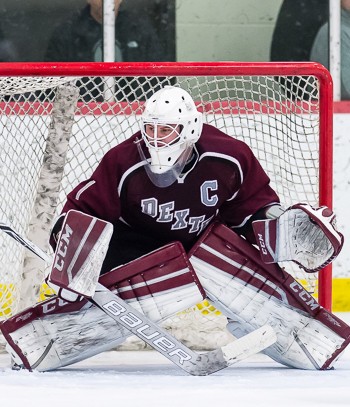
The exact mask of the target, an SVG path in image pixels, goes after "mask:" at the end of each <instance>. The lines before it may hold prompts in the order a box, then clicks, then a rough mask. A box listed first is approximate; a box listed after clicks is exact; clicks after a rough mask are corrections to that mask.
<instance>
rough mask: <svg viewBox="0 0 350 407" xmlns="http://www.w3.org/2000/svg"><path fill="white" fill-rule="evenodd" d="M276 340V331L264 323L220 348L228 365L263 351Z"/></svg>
mask: <svg viewBox="0 0 350 407" xmlns="http://www.w3.org/2000/svg"><path fill="white" fill-rule="evenodd" d="M276 341H277V336H276V332H275V331H274V330H273V328H272V327H271V326H270V325H264V326H262V327H261V328H258V329H256V330H255V331H253V332H250V333H249V334H247V335H245V336H243V337H242V338H240V339H237V340H235V341H233V342H231V343H229V344H228V345H226V346H224V347H222V348H221V349H222V353H223V356H224V358H225V360H226V361H227V363H228V366H230V365H233V364H235V363H237V362H240V361H241V360H244V359H247V358H249V357H250V356H253V355H255V354H256V353H259V352H261V351H263V350H264V349H266V348H268V347H269V346H271V345H273V344H274V343H275V342H276Z"/></svg>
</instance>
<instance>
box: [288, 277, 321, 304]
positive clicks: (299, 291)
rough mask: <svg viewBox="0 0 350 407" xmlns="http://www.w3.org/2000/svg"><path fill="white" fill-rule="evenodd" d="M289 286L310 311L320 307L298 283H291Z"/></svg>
mask: <svg viewBox="0 0 350 407" xmlns="http://www.w3.org/2000/svg"><path fill="white" fill-rule="evenodd" d="M289 286H290V288H291V289H292V290H293V291H294V292H295V293H297V294H298V295H299V297H300V299H301V300H302V301H304V303H305V304H306V305H308V306H309V307H310V308H311V310H312V311H314V310H315V309H317V308H319V307H320V306H319V305H318V303H317V301H316V300H315V299H314V298H313V297H312V296H311V295H310V294H309V293H308V292H307V291H305V290H304V288H303V287H302V286H301V285H300V284H299V283H297V282H296V281H293V282H292V283H291V284H290V285H289Z"/></svg>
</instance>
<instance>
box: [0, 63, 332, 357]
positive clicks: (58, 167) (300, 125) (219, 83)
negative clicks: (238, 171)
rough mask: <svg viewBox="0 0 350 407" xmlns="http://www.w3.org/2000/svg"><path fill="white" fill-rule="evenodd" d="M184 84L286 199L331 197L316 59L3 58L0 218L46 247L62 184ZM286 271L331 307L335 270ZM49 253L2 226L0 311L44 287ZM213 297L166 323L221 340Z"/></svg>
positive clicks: (327, 110)
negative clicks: (156, 97) (153, 102)
mask: <svg viewBox="0 0 350 407" xmlns="http://www.w3.org/2000/svg"><path fill="white" fill-rule="evenodd" d="M167 84H172V85H175V86H179V87H182V88H184V89H186V90H187V91H189V92H190V93H191V95H192V97H193V98H194V100H195V102H196V104H197V106H198V108H199V109H200V110H201V111H202V112H203V113H204V116H205V122H207V123H210V124H213V125H214V126H216V127H218V128H219V129H221V130H223V131H224V132H226V133H227V134H229V135H231V136H234V137H237V138H238V139H242V140H244V141H245V142H246V143H247V144H249V145H250V146H251V148H252V149H253V151H254V152H255V154H256V156H257V157H258V159H259V160H260V162H261V164H262V166H263V167H264V168H265V170H266V171H267V173H268V174H269V176H270V178H271V183H272V186H273V188H274V189H275V190H276V191H277V193H278V195H279V196H280V198H281V202H282V204H283V205H284V206H286V207H288V206H289V205H291V204H293V203H296V202H308V203H310V204H311V205H318V204H326V205H328V206H331V204H332V108H331V106H332V89H331V80H330V77H329V74H328V71H326V70H325V69H324V68H323V67H322V66H321V65H318V64H315V63H280V64H276V63H273V64H272V63H255V64H254V63H246V64H245V63H167V64H157V63H152V64H145V63H142V64H141V63H140V64H137V63H135V64H85V65H84V64H55V65H50V64H21V65H20V64H2V65H0V111H1V113H0V119H1V123H0V126H1V133H0V140H1V150H0V151H1V152H0V154H1V160H0V180H1V182H0V188H1V194H0V196H1V199H0V220H1V221H3V222H5V223H9V224H11V225H12V226H13V227H14V228H15V229H16V230H17V231H18V232H19V233H21V234H23V235H25V236H27V237H28V238H29V239H30V240H32V241H33V242H34V243H36V244H37V245H39V246H40V247H41V248H43V249H44V250H50V249H49V247H48V244H47V240H48V236H49V231H50V228H51V225H52V222H53V220H54V218H55V216H56V215H57V214H58V213H59V211H60V209H61V208H62V205H63V202H64V199H65V196H66V194H67V193H68V192H69V191H70V190H71V189H72V188H73V187H74V186H75V185H77V183H78V182H80V181H82V180H83V179H86V178H87V177H89V176H90V175H91V173H92V171H93V170H94V168H95V167H96V165H97V163H98V162H99V161H100V159H101V158H102V156H103V154H104V153H105V152H107V151H108V150H109V149H110V148H111V147H113V146H115V145H116V144H118V143H120V142H122V141H123V140H125V139H126V138H128V137H130V136H131V135H132V134H133V133H135V132H136V131H137V130H138V126H139V124H138V118H139V115H140V113H141V111H142V106H143V103H144V101H145V99H146V98H147V97H149V96H150V95H151V94H152V93H153V92H154V91H156V90H158V89H160V88H161V87H162V86H164V85H167ZM285 267H286V268H287V270H288V271H289V272H290V273H292V274H293V275H295V276H296V277H297V278H298V280H300V281H302V283H303V284H304V285H305V286H306V288H307V289H308V290H309V291H310V292H311V293H312V294H313V295H315V296H318V298H319V301H320V302H321V303H322V305H324V306H325V307H327V308H329V307H330V292H331V274H330V273H331V270H330V267H328V269H327V270H323V271H322V274H320V275H317V274H305V273H303V272H302V271H301V270H300V269H299V268H297V267H293V268H291V267H290V265H289V264H286V265H285ZM45 272H46V270H45V267H44V264H43V263H42V262H41V261H40V260H38V259H36V258H35V257H34V256H32V255H30V254H29V253H28V252H27V251H25V250H24V249H23V248H22V247H21V246H20V245H18V244H17V243H16V242H15V241H14V240H13V239H11V238H10V237H8V236H7V235H5V234H3V233H2V234H0V319H5V318H8V317H10V316H12V315H13V314H15V313H17V312H18V311H20V310H22V309H24V308H25V307H27V306H29V305H31V304H33V303H34V302H35V301H40V300H42V299H44V298H45V290H47V288H46V287H45V285H43V284H42V283H43V279H44V275H45ZM225 324H226V320H225V318H224V317H223V315H221V314H220V312H218V311H217V310H216V309H215V308H214V307H213V306H212V305H211V304H210V303H209V302H208V301H205V302H203V303H201V304H198V306H196V307H194V308H193V309H191V310H187V311H185V312H183V313H181V314H179V315H177V316H175V317H174V318H173V319H172V320H171V321H168V322H167V326H168V327H169V329H171V330H172V331H173V333H174V334H175V335H176V336H178V337H179V338H180V339H182V340H185V341H186V342H187V343H188V344H190V345H191V346H192V347H195V348H197V349H209V348H211V347H213V346H215V347H216V346H217V345H218V344H220V345H221V344H222V343H223V342H225V341H226V334H225V333H224V327H225Z"/></svg>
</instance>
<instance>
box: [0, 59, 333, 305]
mask: <svg viewBox="0 0 350 407" xmlns="http://www.w3.org/2000/svg"><path fill="white" fill-rule="evenodd" d="M284 74H285V75H290V76H292V75H300V76H302V75H305V76H306V75H312V76H314V77H316V78H317V79H318V81H319V86H320V89H319V95H320V100H319V103H320V106H322V109H320V113H319V119H320V122H319V150H320V151H319V171H318V172H319V174H318V176H319V205H326V206H328V207H330V208H332V206H333V202H332V201H333V190H332V188H333V82H332V77H331V75H330V73H329V71H328V70H327V69H326V68H325V67H324V66H323V65H321V64H319V63H316V62H135V63H128V62H120V63H112V62H110V63H96V62H90V63H75V62H74V63H34V62H28V63H26V62H24V63H22V62H21V63H6V62H5V63H0V76H12V77H14V76H37V77H39V76H51V77H54V76H106V77H108V76H113V77H122V76H168V75H169V76H191V75H195V76H210V75H215V76H221V75H222V76H226V75H242V76H254V75H255V76H257V75H272V76H273V75H276V76H277V75H284ZM318 284H319V285H318V301H319V303H320V304H321V305H322V306H323V307H324V308H326V309H328V310H331V308H332V266H331V265H329V266H327V267H326V268H325V269H323V270H322V271H321V272H320V273H319V282H318Z"/></svg>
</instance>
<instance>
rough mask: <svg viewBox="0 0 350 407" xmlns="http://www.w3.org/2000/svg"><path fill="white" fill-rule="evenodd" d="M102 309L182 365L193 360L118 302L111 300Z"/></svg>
mask: <svg viewBox="0 0 350 407" xmlns="http://www.w3.org/2000/svg"><path fill="white" fill-rule="evenodd" d="M102 307H103V308H104V309H105V310H106V311H107V312H108V313H110V314H112V315H114V316H117V317H119V318H118V320H119V321H121V323H122V324H123V325H124V326H126V327H128V328H131V329H134V330H136V332H138V334H139V335H141V336H142V337H143V338H144V339H145V340H146V342H147V341H148V342H152V343H153V345H155V346H156V347H157V348H159V349H160V350H161V351H162V352H166V353H168V355H169V356H177V357H178V358H179V363H180V364H181V365H182V364H183V362H185V361H187V360H191V359H192V357H191V355H189V354H188V353H186V352H185V351H184V350H182V349H179V348H177V347H176V344H175V343H174V342H173V341H171V340H170V339H169V338H166V337H165V336H164V335H163V334H162V333H160V332H158V331H157V330H154V329H153V328H152V327H151V326H149V325H148V324H145V323H144V322H143V321H142V320H141V319H140V318H139V317H137V316H136V315H135V314H133V313H132V312H127V310H126V309H125V308H124V307H123V306H122V305H120V304H119V303H118V302H117V301H115V300H111V301H109V302H107V303H106V304H104V305H103V306H102Z"/></svg>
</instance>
